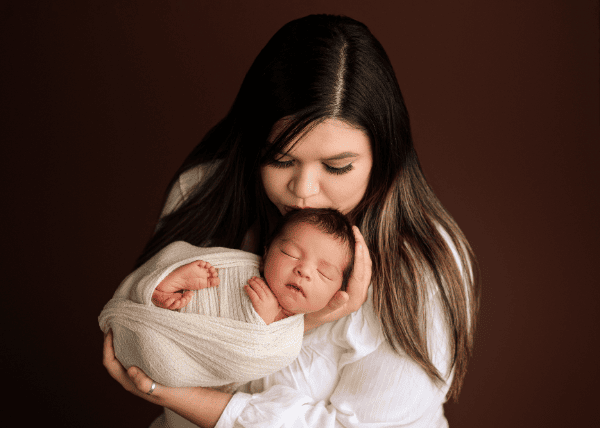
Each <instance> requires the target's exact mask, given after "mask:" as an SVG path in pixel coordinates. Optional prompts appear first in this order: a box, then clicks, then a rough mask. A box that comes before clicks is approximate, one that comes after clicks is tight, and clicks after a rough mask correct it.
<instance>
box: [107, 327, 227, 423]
mask: <svg viewBox="0 0 600 428" xmlns="http://www.w3.org/2000/svg"><path fill="white" fill-rule="evenodd" d="M103 364H104V367H106V370H108V373H109V374H110V375H111V376H112V377H113V378H114V379H115V380H116V381H117V382H119V383H120V384H121V386H123V388H125V389H126V390H127V391H129V392H131V393H132V394H134V395H137V396H138V397H140V398H143V399H144V400H146V401H149V402H151V403H154V404H157V405H159V406H163V407H168V408H169V409H171V410H173V411H174V412H176V413H178V414H180V415H181V416H183V417H184V418H186V419H188V420H189V421H191V422H193V423H195V424H196V425H198V426H200V427H203V428H212V427H214V426H215V425H216V423H217V421H218V420H219V418H220V417H221V414H222V413H223V410H224V409H225V407H226V406H227V404H228V403H229V401H230V400H231V397H232V394H227V393H224V392H220V391H215V390H213V389H210V388H170V387H166V386H163V385H158V384H157V385H156V388H155V389H154V391H153V392H152V394H151V395H148V394H147V392H148V391H150V389H151V387H152V379H150V378H149V377H148V376H146V375H145V374H144V372H142V371H141V370H140V369H138V368H137V367H130V368H129V370H125V368H124V367H123V366H122V365H121V363H120V362H119V360H117V359H116V357H115V351H114V348H113V336H112V332H109V333H108V334H107V335H105V337H104V359H103Z"/></svg>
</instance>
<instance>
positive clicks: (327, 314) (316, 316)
mask: <svg viewBox="0 0 600 428" xmlns="http://www.w3.org/2000/svg"><path fill="white" fill-rule="evenodd" d="M352 230H353V231H354V237H355V239H356V248H355V253H354V269H353V270H352V275H350V280H349V281H348V286H347V287H346V290H347V292H346V291H341V290H340V291H338V292H337V293H335V294H334V296H333V297H332V298H331V300H330V301H329V303H328V304H327V306H326V307H324V308H323V309H321V310H320V311H317V312H312V313H309V314H306V315H305V316H304V331H305V332H306V331H308V330H311V329H313V328H315V327H318V326H320V325H322V324H325V323H328V322H331V321H336V320H339V319H340V318H343V317H345V316H346V315H349V314H351V313H352V312H355V311H357V310H358V308H360V307H361V305H362V304H363V303H364V302H365V301H366V300H367V291H368V290H369V284H370V283H371V266H372V262H371V256H369V249H368V248H367V245H366V244H365V239H364V238H363V236H362V234H361V233H360V230H359V229H358V227H356V226H353V227H352Z"/></svg>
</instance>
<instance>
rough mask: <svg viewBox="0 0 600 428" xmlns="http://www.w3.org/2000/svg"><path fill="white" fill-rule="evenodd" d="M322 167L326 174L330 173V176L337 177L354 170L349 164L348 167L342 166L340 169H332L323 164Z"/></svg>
mask: <svg viewBox="0 0 600 428" xmlns="http://www.w3.org/2000/svg"><path fill="white" fill-rule="evenodd" d="M324 165H325V169H326V170H327V172H328V173H330V174H337V175H342V174H345V173H347V172H350V171H352V169H353V168H354V166H353V165H352V164H351V163H349V164H348V165H346V166H343V167H341V168H334V167H332V166H329V165H327V164H324Z"/></svg>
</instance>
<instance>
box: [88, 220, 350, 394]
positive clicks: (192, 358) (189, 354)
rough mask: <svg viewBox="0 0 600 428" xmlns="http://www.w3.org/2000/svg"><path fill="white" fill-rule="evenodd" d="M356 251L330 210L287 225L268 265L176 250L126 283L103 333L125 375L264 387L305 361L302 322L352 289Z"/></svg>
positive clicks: (210, 251) (251, 258) (215, 252)
mask: <svg viewBox="0 0 600 428" xmlns="http://www.w3.org/2000/svg"><path fill="white" fill-rule="evenodd" d="M354 246H355V239H354V234H353V231H352V227H351V225H350V223H349V221H348V220H347V219H346V217H344V216H343V215H342V214H340V213H339V212H338V211H335V210H331V209H305V210H296V211H292V212H290V213H288V214H286V215H285V216H284V217H282V219H281V221H280V222H279V223H278V225H277V226H276V228H275V230H274V232H273V233H272V234H271V238H270V239H269V240H268V241H267V245H266V251H265V254H264V258H263V260H262V262H261V260H260V257H258V256H256V255H255V254H252V253H248V252H245V251H240V250H232V249H228V248H217V247H208V248H202V247H195V246H193V245H190V244H188V243H185V242H180V241H178V242H174V243H172V244H169V245H168V246H167V247H165V248H164V249H163V250H161V251H160V252H159V253H158V254H156V255H155V256H154V257H153V258H152V259H150V260H149V261H148V262H146V263H145V264H144V265H143V266H142V267H140V269H138V270H136V271H135V272H134V273H132V274H131V275H130V276H128V277H127V278H126V279H125V280H124V281H123V282H122V283H121V286H120V287H119V289H117V291H116V292H115V295H114V297H113V299H111V301H110V302H109V303H108V304H107V305H106V306H105V308H104V310H103V311H102V313H101V314H100V318H99V321H100V326H101V328H102V330H103V331H105V332H107V331H108V329H112V330H113V334H114V339H113V344H114V347H115V355H116V356H117V358H118V359H119V361H120V362H121V363H122V364H123V366H125V367H126V368H128V367H130V366H137V367H140V368H141V369H142V370H143V371H144V372H145V373H146V374H147V375H148V376H150V377H151V378H152V379H153V380H155V381H156V382H158V383H160V384H163V385H167V386H210V387H216V386H223V385H229V384H232V383H235V384H240V383H245V382H248V381H250V380H254V379H259V378H262V377H264V376H266V375H268V374H270V373H273V372H276V371H278V370H281V369H282V368H284V367H286V366H287V365H289V364H291V362H292V361H294V360H295V359H296V358H297V356H298V353H299V352H300V348H301V345H302V339H303V333H304V319H303V317H302V314H305V313H309V312H313V311H318V310H320V309H322V308H324V307H325V306H326V305H327V303H328V302H329V300H330V299H331V298H332V297H333V296H334V295H335V293H336V292H337V291H338V290H339V289H340V288H344V287H345V286H346V283H347V282H348V280H349V277H350V274H351V272H352V268H353V264H354ZM217 269H218V270H217ZM258 275H262V276H263V277H264V280H263V279H261V278H259V277H258ZM164 309H171V310H164Z"/></svg>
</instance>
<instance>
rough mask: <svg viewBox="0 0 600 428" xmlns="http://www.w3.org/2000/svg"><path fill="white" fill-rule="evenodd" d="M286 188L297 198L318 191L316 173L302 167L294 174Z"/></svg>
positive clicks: (311, 194) (307, 196)
mask: <svg viewBox="0 0 600 428" xmlns="http://www.w3.org/2000/svg"><path fill="white" fill-rule="evenodd" d="M288 188H289V190H290V192H292V193H293V194H294V195H295V196H296V197H297V198H299V199H306V198H309V197H311V196H314V195H316V194H318V193H319V183H318V173H317V172H316V171H312V170H311V169H308V168H303V169H301V170H299V171H297V172H296V174H294V176H293V177H292V179H291V180H290V182H289V183H288Z"/></svg>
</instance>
